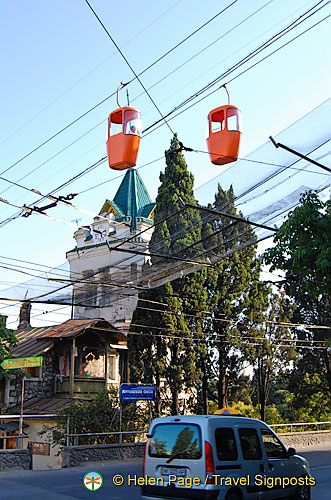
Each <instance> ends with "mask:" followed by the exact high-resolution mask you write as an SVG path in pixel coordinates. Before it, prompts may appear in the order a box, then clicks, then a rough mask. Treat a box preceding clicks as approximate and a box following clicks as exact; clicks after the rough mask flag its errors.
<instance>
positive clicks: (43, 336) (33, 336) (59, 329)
mask: <svg viewBox="0 0 331 500" xmlns="http://www.w3.org/2000/svg"><path fill="white" fill-rule="evenodd" d="M94 327H96V328H98V330H99V331H100V333H102V330H103V331H104V332H109V333H112V335H113V336H115V339H116V341H117V342H121V343H123V342H125V341H126V338H125V336H124V335H123V334H122V333H121V332H120V331H119V330H118V329H117V328H115V327H114V326H113V325H111V323H109V322H108V321H106V320H103V319H69V320H68V321H65V322H64V323H61V324H60V325H56V326H46V327H43V328H29V329H28V330H22V331H19V332H17V333H16V337H17V339H18V345H17V346H16V347H15V348H14V349H12V350H11V352H10V355H11V356H12V357H28V356H38V355H40V354H42V353H43V352H45V351H47V350H48V349H49V348H51V347H53V345H54V340H55V339H60V338H72V337H77V336H79V335H82V334H83V333H84V332H85V330H86V329H87V328H94Z"/></svg>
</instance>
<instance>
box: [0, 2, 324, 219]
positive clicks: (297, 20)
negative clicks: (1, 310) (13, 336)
mask: <svg viewBox="0 0 331 500" xmlns="http://www.w3.org/2000/svg"><path fill="white" fill-rule="evenodd" d="M85 1H86V0H85ZM323 1H324V0H321V1H320V2H318V3H317V4H315V5H314V6H313V7H312V8H311V9H309V10H308V11H306V12H305V13H304V14H303V15H302V16H300V17H299V18H298V19H296V20H295V21H293V22H292V23H291V24H290V25H288V26H287V27H286V28H284V29H283V30H281V32H279V33H278V34H277V35H274V36H273V37H272V38H271V39H270V40H269V41H268V42H265V43H264V44H263V45H262V46H260V47H259V51H261V50H262V47H264V48H266V47H268V46H269V45H267V44H268V43H269V44H270V43H271V42H272V43H274V42H275V41H277V40H278V39H279V38H280V36H279V35H280V34H281V33H283V32H284V33H283V34H281V36H284V34H286V33H287V32H286V30H287V29H289V27H291V29H290V31H291V30H292V29H294V28H295V27H297V26H298V25H299V24H301V23H302V22H304V21H306V20H307V19H308V18H309V17H310V16H312V15H314V14H316V13H317V12H318V11H319V10H321V9H322V8H324V7H325V6H326V4H325V5H323V6H321V7H320V8H319V9H318V10H317V11H315V12H313V13H311V14H310V15H309V16H308V18H305V19H302V20H301V21H299V20H300V19H301V18H302V17H304V16H305V15H307V14H308V13H309V12H310V11H311V10H313V9H314V8H315V7H316V6H318V5H319V4H321V3H323ZM327 17H328V16H327ZM326 19H327V18H324V19H323V20H322V21H324V20H326ZM322 21H320V22H322ZM295 23H297V24H296V25H294V24H295ZM317 24H319V23H317ZM315 26H316V25H314V26H312V27H315ZM312 27H311V28H312ZM311 28H309V29H311ZM309 29H308V30H306V31H309ZM304 33H305V32H304ZM304 33H301V34H300V35H298V36H301V35H302V34H304ZM277 36H279V38H276V37H277ZM275 38H276V39H275ZM296 38H297V37H296ZM294 39H295V38H294ZM294 39H292V40H290V41H289V42H287V44H288V43H290V42H291V41H293V40H294ZM287 44H285V45H283V46H282V47H279V48H278V49H277V50H276V51H274V52H273V53H271V54H269V55H268V56H267V57H270V55H272V54H274V53H275V52H277V51H278V50H280V49H281V48H283V47H284V46H286V45H287ZM256 50H257V49H256ZM256 50H255V51H253V52H252V53H251V54H250V55H249V56H246V58H244V59H247V60H249V59H248V58H251V57H252V54H254V53H256ZM263 50H264V49H263ZM257 53H259V52H257ZM255 55H256V54H255ZM265 59H266V58H264V59H262V60H260V61H258V63H257V64H259V63H260V62H262V61H263V60H265ZM242 61H243V60H242ZM244 62H247V61H246V60H245V61H244ZM242 64H243V62H239V63H237V64H236V65H235V69H238V67H240V65H242ZM254 66H255V65H253V66H251V67H250V68H248V69H251V68H252V67H254ZM232 68H234V67H232ZM248 69H247V70H248ZM232 70H233V69H232ZM247 70H245V71H244V72H242V73H240V74H239V75H237V76H236V77H235V78H237V77H238V76H241V75H242V74H244V73H245V72H246V71H247ZM229 71H230V70H228V71H227V72H226V73H228V72H229ZM223 75H224V74H223ZM223 75H221V76H220V77H218V79H219V78H221V77H223ZM218 79H216V81H217V80H218ZM232 80H233V79H232ZM232 80H231V81H232ZM213 82H214V83H213V84H215V80H214V81H213ZM209 85H211V84H208V85H207V88H209ZM204 89H206V87H204ZM204 89H201V90H200V91H199V92H198V93H196V94H194V96H198V95H199V94H200V92H201V91H202V90H203V91H204ZM212 93H213V92H212ZM208 95H210V94H208ZM191 97H192V96H191ZM206 97H208V96H205V97H204V98H206ZM204 98H203V99H204ZM190 99H191V98H189V99H187V100H186V101H184V104H185V103H187V102H189V100H190ZM201 100H202V99H200V100H199V101H198V102H200V101H201ZM196 104H197V103H196ZM182 105H183V103H182V104H181V105H178V106H176V108H174V110H172V111H171V112H169V113H168V114H167V115H166V117H168V116H169V114H172V113H173V112H174V111H176V110H177V109H179V108H180V107H181V106H182ZM194 105H195V104H194ZM190 107H192V106H189V107H188V108H185V110H187V109H189V108H190ZM185 110H184V111H185ZM182 112H183V111H182ZM182 112H181V113H182ZM181 113H178V114H181ZM178 114H177V115H175V116H178ZM101 123H102V122H101ZM157 123H159V121H157V122H155V124H157ZM155 124H154V125H155ZM154 125H152V126H150V127H148V128H147V129H145V131H146V130H148V129H150V128H151V127H153V126H154ZM158 128H159V127H158ZM84 135H85V134H84ZM37 168H38V167H37ZM4 172H5V171H3V172H2V173H4ZM1 175H2V174H1ZM3 222H4V221H3ZM0 227H1V225H0Z"/></svg>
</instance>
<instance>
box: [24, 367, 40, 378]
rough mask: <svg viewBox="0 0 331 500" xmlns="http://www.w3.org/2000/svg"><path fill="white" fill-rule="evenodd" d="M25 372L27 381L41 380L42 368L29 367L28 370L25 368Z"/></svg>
mask: <svg viewBox="0 0 331 500" xmlns="http://www.w3.org/2000/svg"><path fill="white" fill-rule="evenodd" d="M25 370H26V374H25V380H29V379H31V378H37V379H40V378H41V366H29V367H28V368H25Z"/></svg>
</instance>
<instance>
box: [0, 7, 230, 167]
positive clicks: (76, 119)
mask: <svg viewBox="0 0 331 500" xmlns="http://www.w3.org/2000/svg"><path fill="white" fill-rule="evenodd" d="M235 1H237V0H235ZM197 31H199V30H196V32H197ZM186 38H187V39H188V38H190V35H189V36H188V37H186ZM181 43H184V41H182V42H180V43H178V44H177V45H176V46H175V47H173V48H172V49H171V50H169V51H167V55H168V54H170V53H171V52H172V51H173V50H175V49H176V48H178V47H179V46H180V45H181ZM162 59H163V57H162V56H161V57H159V58H158V61H159V60H162ZM155 64H156V61H155V62H154V64H152V65H150V68H151V67H152V66H154V65H155ZM143 72H145V70H143ZM143 72H141V73H140V74H139V75H138V77H139V76H141V74H142V73H143ZM135 79H136V78H133V79H132V80H131V81H130V82H128V84H129V83H131V82H133V81H134V80H135ZM115 95H116V91H115V92H112V93H111V94H110V95H108V96H107V97H105V98H104V99H102V100H101V101H99V102H98V103H97V104H95V105H94V106H92V107H91V108H90V109H88V110H87V111H85V112H84V113H83V114H81V115H80V116H78V117H77V118H75V119H74V120H73V121H71V122H70V123H68V124H67V125H65V126H64V127H63V128H62V129H60V130H59V131H58V132H56V133H55V134H53V135H52V136H51V137H49V138H48V139H46V140H45V141H43V142H42V143H41V144H39V145H38V146H36V147H35V148H34V149H33V150H31V151H30V152H29V153H27V154H25V155H24V156H23V157H21V158H20V159H19V160H17V161H16V162H15V163H13V164H12V165H10V166H9V167H8V168H7V169H5V170H3V171H2V172H1V173H0V175H3V174H4V173H6V172H7V171H8V170H10V169H11V168H13V167H15V166H16V165H18V164H19V163H21V162H22V161H23V160H25V159H26V158H28V157H29V156H31V155H32V154H33V153H35V152H36V151H38V150H39V149H40V148H42V147H43V146H45V145H46V144H48V143H49V142H50V141H52V140H53V139H55V138H56V137H58V136H59V135H60V134H62V133H63V132H65V131H66V130H68V128H70V127H72V126H73V125H74V124H75V123H77V122H78V121H80V120H81V119H82V118H84V117H85V116H87V115H88V114H89V113H91V112H92V111H94V110H95V109H96V108H98V107H99V106H101V105H102V104H104V103H105V102H106V101H107V100H109V99H110V98H111V97H113V96H115Z"/></svg>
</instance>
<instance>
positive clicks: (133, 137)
mask: <svg viewBox="0 0 331 500" xmlns="http://www.w3.org/2000/svg"><path fill="white" fill-rule="evenodd" d="M140 136H141V114H140V111H139V110H138V109H136V108H132V107H130V106H125V107H123V108H119V109H116V110H115V111H113V112H112V113H110V115H109V119H108V140H107V154H108V163H109V167H110V168H113V169H115V170H125V169H126V168H130V167H134V166H135V165H136V162H137V155H138V150H139V145H140Z"/></svg>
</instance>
